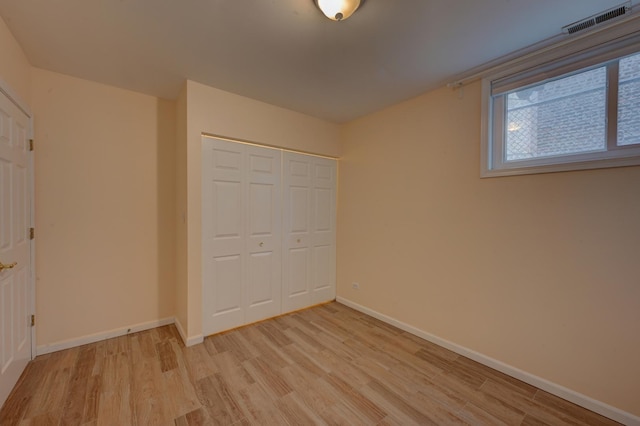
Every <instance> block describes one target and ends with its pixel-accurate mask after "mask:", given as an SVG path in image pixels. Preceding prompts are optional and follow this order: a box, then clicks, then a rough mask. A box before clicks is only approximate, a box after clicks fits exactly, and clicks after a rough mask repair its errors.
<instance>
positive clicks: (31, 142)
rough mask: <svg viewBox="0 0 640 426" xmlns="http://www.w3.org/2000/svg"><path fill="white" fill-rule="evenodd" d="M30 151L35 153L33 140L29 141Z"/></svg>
mask: <svg viewBox="0 0 640 426" xmlns="http://www.w3.org/2000/svg"><path fill="white" fill-rule="evenodd" d="M29 151H33V139H29Z"/></svg>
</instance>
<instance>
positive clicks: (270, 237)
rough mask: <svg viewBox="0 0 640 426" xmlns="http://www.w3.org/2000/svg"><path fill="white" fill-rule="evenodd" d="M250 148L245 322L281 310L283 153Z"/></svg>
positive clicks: (265, 316)
mask: <svg viewBox="0 0 640 426" xmlns="http://www.w3.org/2000/svg"><path fill="white" fill-rule="evenodd" d="M246 149H247V157H246V158H247V176H246V180H247V198H246V200H247V201H246V208H247V242H246V243H247V245H246V250H247V256H248V262H249V265H248V276H247V294H246V322H255V321H259V320H261V319H265V318H269V317H272V316H275V315H279V314H280V312H281V311H282V278H281V274H282V256H281V251H282V231H281V229H282V228H281V225H282V207H281V206H282V200H281V197H282V190H281V186H282V184H281V179H282V176H281V169H282V153H281V151H279V150H275V149H269V148H261V147H256V146H246Z"/></svg>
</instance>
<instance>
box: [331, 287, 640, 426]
mask: <svg viewBox="0 0 640 426" xmlns="http://www.w3.org/2000/svg"><path fill="white" fill-rule="evenodd" d="M336 301H337V302H339V303H342V304H343V305H346V306H349V307H350V308H353V309H355V310H357V311H360V312H363V313H365V314H367V315H370V316H372V317H374V318H377V319H379V320H380V321H384V322H386V323H387V324H391V325H393V326H395V327H398V328H399V329H401V330H404V331H406V332H408V333H411V334H413V335H415V336H418V337H420V338H422V339H425V340H427V341H429V342H431V343H435V344H436V345H439V346H442V347H443V348H447V349H449V350H451V351H453V352H455V353H457V354H459V355H462V356H465V357H467V358H470V359H472V360H474V361H477V362H479V363H481V364H484V365H486V366H487V367H490V368H493V369H495V370H498V371H500V372H502V373H505V374H507V375H509V376H511V377H514V378H516V379H518V380H521V381H523V382H525V383H528V384H530V385H533V386H535V387H537V388H539V389H542V390H544V391H547V392H549V393H551V394H553V395H556V396H558V397H560V398H563V399H566V400H567V401H570V402H573V403H574V404H577V405H580V406H581V407H584V408H586V409H588V410H591V411H593V412H596V413H598V414H602V415H603V416H605V417H608V418H610V419H612V420H615V421H617V422H620V423H622V424H625V425H628V426H640V417H638V416H635V415H633V414H631V413H628V412H626V411H623V410H620V409H619V408H616V407H613V406H611V405H608V404H605V403H604V402H601V401H598V400H595V399H593V398H590V397H588V396H586V395H583V394H581V393H578V392H576V391H573V390H571V389H567V388H565V387H564V386H561V385H558V384H556V383H553V382H550V381H548V380H546V379H543V378H542V377H538V376H535V375H533V374H531V373H527V372H526V371H523V370H520V369H519V368H516V367H513V366H511V365H508V364H505V363H503V362H501V361H498V360H497V359H494V358H491V357H488V356H486V355H483V354H481V353H479V352H476V351H474V350H471V349H469V348H466V347H464V346H461V345H458V344H456V343H453V342H450V341H448V340H445V339H442V338H440V337H438V336H435V335H433V334H431V333H427V332H426V331H423V330H420V329H418V328H416V327H414V326H412V325H409V324H406V323H404V322H402V321H399V320H397V319H395V318H392V317H389V316H387V315H385V314H381V313H380V312H377V311H374V310H373V309H370V308H367V307H365V306H362V305H360V304H358V303H355V302H352V301H351V300H349V299H345V298H343V297H337V298H336Z"/></svg>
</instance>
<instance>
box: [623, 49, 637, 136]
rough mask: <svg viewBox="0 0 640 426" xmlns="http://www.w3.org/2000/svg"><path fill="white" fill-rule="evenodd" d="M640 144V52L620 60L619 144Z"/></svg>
mask: <svg viewBox="0 0 640 426" xmlns="http://www.w3.org/2000/svg"><path fill="white" fill-rule="evenodd" d="M632 144H640V54H637V55H633V56H629V57H627V58H624V59H621V60H620V77H619V84H618V145H620V146H622V145H632Z"/></svg>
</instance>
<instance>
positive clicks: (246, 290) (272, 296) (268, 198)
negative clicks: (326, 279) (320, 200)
mask: <svg viewBox="0 0 640 426" xmlns="http://www.w3.org/2000/svg"><path fill="white" fill-rule="evenodd" d="M281 156H282V154H281V152H280V151H278V150H275V149H269V148H262V147H257V146H251V145H246V144H240V143H234V142H229V141H223V140H220V139H215V138H208V137H203V139H202V161H203V162H202V193H203V196H202V239H203V240H202V252H203V259H202V262H203V331H204V333H205V334H213V333H216V332H219V331H223V330H228V329H230V328H234V327H238V326H241V325H243V324H247V323H250V322H254V321H258V320H261V319H264V318H268V317H272V316H275V315H278V314H279V313H280V312H281V303H282V296H281V286H282V284H281V278H280V275H281V268H282V263H281V231H280V227H281V189H280V188H281Z"/></svg>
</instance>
